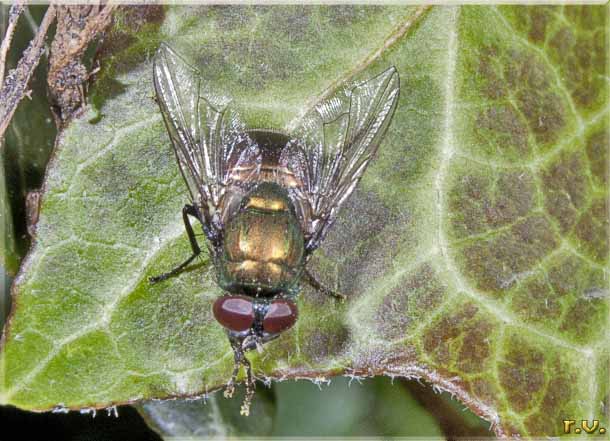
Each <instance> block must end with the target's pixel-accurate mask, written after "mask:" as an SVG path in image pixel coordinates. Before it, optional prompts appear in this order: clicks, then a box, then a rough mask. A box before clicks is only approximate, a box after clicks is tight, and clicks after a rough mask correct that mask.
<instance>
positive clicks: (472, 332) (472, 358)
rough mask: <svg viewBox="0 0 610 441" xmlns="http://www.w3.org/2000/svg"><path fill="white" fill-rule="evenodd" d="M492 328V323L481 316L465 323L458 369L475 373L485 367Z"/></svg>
mask: <svg viewBox="0 0 610 441" xmlns="http://www.w3.org/2000/svg"><path fill="white" fill-rule="evenodd" d="M493 329H494V327H493V325H492V324H491V323H490V322H488V321H486V320H485V319H482V318H480V319H477V320H476V321H472V322H469V323H467V324H466V326H465V327H464V335H463V338H462V348H461V350H460V355H459V358H458V362H457V366H458V369H459V370H460V371H462V372H465V373H477V372H481V371H483V370H484V369H485V366H486V365H487V364H488V360H489V356H490V354H491V347H490V346H491V340H490V336H491V335H492V333H493Z"/></svg>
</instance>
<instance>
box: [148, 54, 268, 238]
mask: <svg viewBox="0 0 610 441" xmlns="http://www.w3.org/2000/svg"><path fill="white" fill-rule="evenodd" d="M153 72H154V84H155V91H156V94H157V101H158V103H159V107H160V108H161V113H162V114H163V119H164V121H165V125H166V127H167V131H168V133H169V136H170V138H171V141H172V145H173V147H174V152H175V153H176V158H177V160H178V164H179V165H180V171H181V172H182V176H183V177H184V180H185V181H186V185H187V187H188V189H189V192H190V194H191V199H192V201H193V202H194V204H195V205H196V206H197V208H198V209H199V211H200V212H201V217H202V219H201V221H202V223H203V226H204V232H205V233H206V235H207V236H208V238H209V239H210V240H211V241H212V242H215V241H217V240H218V238H219V237H220V233H221V232H222V221H223V218H224V213H223V210H224V209H225V207H228V206H230V205H231V204H227V203H226V201H225V199H226V196H227V195H228V193H229V192H230V191H231V189H232V188H233V189H236V188H238V186H239V185H234V184H235V183H234V182H233V181H234V179H233V178H234V176H233V175H232V173H231V172H232V170H234V169H239V170H242V172H241V174H240V176H239V183H238V184H244V185H245V183H247V182H248V181H249V180H250V179H251V178H252V179H254V177H255V175H256V173H257V171H258V169H259V168H260V154H259V151H258V147H257V146H256V145H255V144H253V143H252V142H251V141H250V140H249V137H248V136H247V134H246V133H245V130H244V127H243V124H242V123H241V122H240V121H239V118H238V117H237V115H236V114H235V113H234V112H232V111H231V110H230V109H229V108H228V103H229V100H228V99H227V98H224V97H221V96H216V95H215V94H214V93H212V92H211V91H209V90H206V88H205V85H204V84H202V81H201V77H200V74H199V71H198V70H197V69H195V68H193V67H191V66H190V65H189V64H188V63H187V62H186V61H185V60H184V59H182V57H180V56H179V55H178V54H177V53H176V52H174V51H173V50H172V49H171V48H170V47H169V46H167V45H165V44H162V45H161V47H160V48H159V50H158V52H157V55H156V57H155V60H154V68H153Z"/></svg>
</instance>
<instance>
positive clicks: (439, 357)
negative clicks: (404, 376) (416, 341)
mask: <svg viewBox="0 0 610 441" xmlns="http://www.w3.org/2000/svg"><path fill="white" fill-rule="evenodd" d="M478 311H479V308H478V307H477V306H475V305H474V304H472V303H468V304H466V305H464V306H462V307H461V308H460V309H459V310H458V311H455V312H453V313H448V314H447V315H444V316H442V317H440V318H439V319H438V320H436V321H435V322H434V323H433V324H431V325H430V326H429V327H428V329H427V330H426V331H425V333H424V335H423V343H424V350H425V353H426V354H427V355H428V356H429V357H432V358H433V359H434V360H435V361H436V363H438V365H441V366H442V367H443V368H446V369H450V367H451V366H452V365H453V364H454V362H455V361H457V363H458V364H460V365H461V366H460V368H462V369H464V368H472V367H473V366H472V365H471V364H470V361H472V360H476V359H478V360H479V361H482V360H484V359H486V358H487V356H488V355H489V350H488V348H487V343H483V342H482V339H481V338H479V337H480V336H478V335H477V333H476V328H477V327H478V326H480V325H482V324H484V322H483V321H482V320H481V319H475V316H476V314H477V312H478ZM473 332H474V334H473V335H472V336H471V337H468V335H469V334H472V333H473ZM479 343H480V345H479V348H478V349H476V348H474V347H471V346H465V345H467V344H471V345H472V344H474V345H475V346H476V345H477V344H479ZM458 353H459V354H460V355H459V357H458V358H457V360H454V359H455V358H456V354H458ZM465 354H466V355H465ZM465 356H466V358H465V359H464V361H462V357H465ZM481 367H482V364H479V369H478V370H480V368H481ZM478 370H477V369H476V367H475V368H474V371H478Z"/></svg>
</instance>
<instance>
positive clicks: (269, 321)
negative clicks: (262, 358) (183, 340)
mask: <svg viewBox="0 0 610 441" xmlns="http://www.w3.org/2000/svg"><path fill="white" fill-rule="evenodd" d="M213 312H214V317H215V318H216V321H218V323H220V324H221V325H222V326H223V327H224V328H225V329H226V330H227V335H228V336H229V340H230V341H231V346H232V347H233V348H234V349H237V350H241V351H242V352H247V351H250V350H252V349H257V350H258V351H259V352H260V351H262V345H263V344H265V343H267V342H268V341H271V340H273V339H275V338H277V337H278V336H279V335H280V334H281V333H282V332H284V331H286V330H288V329H290V328H291V327H292V326H293V325H294V324H295V323H296V320H297V317H298V311H297V306H296V304H295V303H294V302H293V301H291V300H289V299H287V298H284V297H281V295H276V296H275V297H273V298H265V297H250V296H245V295H226V296H223V297H220V298H218V299H217V300H216V301H215V302H214V306H213Z"/></svg>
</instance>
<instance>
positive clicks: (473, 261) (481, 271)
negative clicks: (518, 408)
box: [461, 215, 557, 295]
mask: <svg viewBox="0 0 610 441" xmlns="http://www.w3.org/2000/svg"><path fill="white" fill-rule="evenodd" d="M556 246H557V241H556V239H555V236H554V235H553V230H552V228H551V225H550V223H549V222H548V220H546V218H545V217H543V216H539V215H538V216H530V217H528V218H526V219H525V220H522V221H520V222H518V223H516V224H515V225H514V226H513V227H512V228H511V229H510V230H509V231H507V232H503V233H500V234H499V235H498V236H496V237H494V238H492V239H488V240H485V241H481V242H478V243H476V244H473V245H468V246H466V247H464V248H462V250H461V259H463V262H464V263H463V265H464V272H465V274H466V275H468V276H469V278H470V279H472V280H474V282H475V284H476V286H477V287H478V288H479V289H481V290H484V291H487V292H491V293H494V294H496V295H497V294H502V293H503V292H504V291H506V290H508V289H510V288H511V287H512V286H513V284H514V283H516V282H517V281H519V280H521V279H522V278H524V277H527V276H529V275H530V274H531V271H532V268H533V266H534V265H535V264H536V263H538V262H539V261H540V260H541V259H542V258H543V257H544V256H545V255H546V254H548V253H549V252H550V251H552V250H553V249H554V248H555V247H556Z"/></svg>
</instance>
